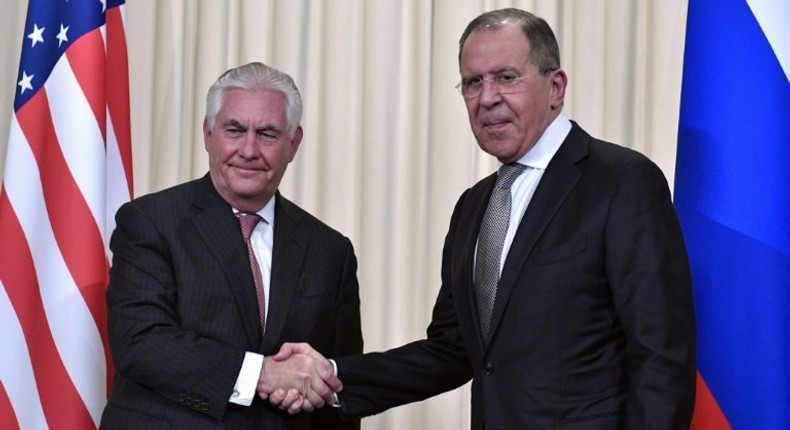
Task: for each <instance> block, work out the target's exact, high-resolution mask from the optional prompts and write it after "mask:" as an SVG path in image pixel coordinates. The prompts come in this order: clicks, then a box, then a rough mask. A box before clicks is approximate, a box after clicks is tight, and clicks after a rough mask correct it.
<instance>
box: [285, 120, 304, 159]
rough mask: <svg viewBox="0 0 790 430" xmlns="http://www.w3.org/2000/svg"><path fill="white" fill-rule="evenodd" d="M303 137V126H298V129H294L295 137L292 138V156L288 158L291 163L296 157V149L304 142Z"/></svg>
mask: <svg viewBox="0 0 790 430" xmlns="http://www.w3.org/2000/svg"><path fill="white" fill-rule="evenodd" d="M302 137H304V130H302V126H301V125H300V126H299V127H296V131H294V137H293V138H291V157H290V159H289V160H288V162H289V163H290V162H291V161H293V160H294V157H296V151H297V150H298V149H299V145H300V144H301V143H302Z"/></svg>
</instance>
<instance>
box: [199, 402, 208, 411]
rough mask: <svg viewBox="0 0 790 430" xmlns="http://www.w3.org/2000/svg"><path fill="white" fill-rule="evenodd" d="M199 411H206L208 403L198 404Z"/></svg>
mask: <svg viewBox="0 0 790 430" xmlns="http://www.w3.org/2000/svg"><path fill="white" fill-rule="evenodd" d="M200 410H201V411H208V403H206V402H203V403H201V404H200Z"/></svg>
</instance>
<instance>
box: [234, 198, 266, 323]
mask: <svg viewBox="0 0 790 430" xmlns="http://www.w3.org/2000/svg"><path fill="white" fill-rule="evenodd" d="M236 216H237V217H238V218H239V224H241V233H242V234H243V235H244V243H245V244H246V245H247V254H248V255H249V260H250V269H252V278H253V280H254V281H255V292H256V293H257V295H258V315H259V316H260V319H261V329H263V328H264V327H265V323H266V293H265V292H264V291H263V274H262V273H261V266H260V265H259V264H258V259H257V258H255V252H253V250H252V243H251V242H250V237H251V236H252V231H253V230H255V226H256V225H258V222H260V221H261V219H262V218H261V217H260V215H258V214H250V213H243V212H239V213H238V214H236Z"/></svg>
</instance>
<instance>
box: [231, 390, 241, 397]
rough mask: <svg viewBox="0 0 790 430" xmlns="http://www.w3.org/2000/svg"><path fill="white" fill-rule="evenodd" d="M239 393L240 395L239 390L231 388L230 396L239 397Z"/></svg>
mask: <svg viewBox="0 0 790 430" xmlns="http://www.w3.org/2000/svg"><path fill="white" fill-rule="evenodd" d="M240 395H241V393H239V390H233V394H231V395H230V396H231V397H239V396H240Z"/></svg>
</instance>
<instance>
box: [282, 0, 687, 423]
mask: <svg viewBox="0 0 790 430" xmlns="http://www.w3.org/2000/svg"><path fill="white" fill-rule="evenodd" d="M459 66H460V71H461V83H460V84H458V90H459V92H460V94H461V96H462V97H463V101H464V103H465V104H466V109H467V113H468V116H469V122H470V125H471V128H472V132H473V133H474V135H475V137H476V139H477V143H478V145H479V146H480V148H481V149H482V150H483V151H485V152H486V153H488V154H491V155H493V156H494V157H496V158H497V159H498V160H499V161H500V163H501V167H500V168H499V171H498V172H497V173H494V174H492V175H490V176H488V177H487V178H484V179H483V180H481V181H480V182H478V183H477V184H475V185H473V186H472V187H471V188H469V189H468V190H466V191H465V192H464V193H463V194H462V195H461V197H460V198H459V200H458V202H457V204H456V207H455V211H454V212H453V215H452V218H451V219H450V228H449V231H448V233H447V236H446V239H445V244H444V253H443V257H442V273H441V275H442V285H441V289H440V290H439V296H438V298H437V299H436V304H435V306H434V309H433V320H432V321H431V324H430V326H429V327H428V330H427V337H426V338H425V339H422V340H418V341H416V342H412V343H410V344H407V345H404V346H402V347H399V348H395V349H391V350H389V351H386V352H382V353H372V354H366V355H359V356H353V357H347V358H337V359H336V365H337V372H338V376H339V377H340V379H341V380H342V381H343V384H344V386H345V389H344V390H343V392H342V393H340V395H339V401H340V405H339V406H340V407H341V408H342V410H343V413H344V414H348V415H350V416H364V415H370V414H375V413H379V412H381V411H384V410H386V409H388V408H391V407H394V406H398V405H402V404H405V403H409V402H414V401H418V400H422V399H425V398H427V397H430V396H433V395H436V394H438V393H441V392H444V391H447V390H450V389H453V388H455V387H458V386H460V385H461V384H463V383H465V382H467V381H468V380H469V379H472V419H471V422H472V428H474V429H489V430H490V429H507V430H510V429H530V430H536V429H538V430H539V429H565V430H572V429H574V430H575V429H578V430H624V429H629V430H637V429H638V430H649V429H663V430H676V429H687V428H688V426H689V422H690V420H691V413H692V409H693V405H694V393H695V376H696V367H695V350H694V339H695V326H694V313H693V306H692V294H691V280H690V273H689V267H688V261H687V257H686V251H685V245H684V243H683V237H682V235H681V230H680V226H679V224H678V220H677V217H676V215H675V211H674V208H673V206H672V201H671V196H670V193H669V187H668V186H667V183H666V180H665V178H664V176H663V174H662V173H661V171H660V170H659V168H658V167H657V166H656V165H655V164H654V163H653V162H651V161H650V160H648V159H647V158H646V157H645V156H643V155H642V154H639V153H637V152H636V151H633V150H630V149H627V148H624V147H621V146H617V145H614V144H611V143H607V142H604V141H601V140H599V139H596V138H594V137H592V136H590V135H589V134H588V133H587V132H585V131H584V130H583V129H582V128H581V127H580V126H579V125H578V124H576V123H575V122H572V121H570V120H569V119H568V118H567V117H566V116H565V114H564V112H563V101H564V96H565V88H566V86H567V83H568V78H567V76H566V73H565V72H564V71H563V70H562V69H561V68H560V59H559V48H558V44H557V41H556V39H555V37H554V34H553V32H552V30H551V28H550V27H549V25H548V24H547V23H546V22H545V21H544V20H543V19H541V18H539V17H537V16H535V15H533V14H530V13H528V12H525V11H522V10H518V9H503V10H498V11H493V12H488V13H484V14H482V15H480V16H479V17H477V18H475V19H474V20H473V21H472V22H471V23H470V24H469V26H468V27H467V29H466V31H465V32H464V33H463V35H462V36H461V41H460V50H459ZM291 354H295V355H293V356H292V357H297V356H299V355H308V356H311V357H313V358H315V359H316V362H317V363H321V361H322V357H321V356H320V354H318V353H316V352H315V351H313V350H312V349H310V347H309V345H306V344H286V345H285V346H284V347H283V350H282V351H281V352H280V354H278V355H277V356H276V357H275V359H277V360H280V359H282V360H285V359H286V357H289V356H291ZM323 367H324V368H329V367H331V366H330V364H329V363H328V362H326V361H324V364H323ZM299 397H300V395H299V394H298V393H297V392H296V391H295V390H292V391H289V392H287V394H286V392H285V391H278V392H275V393H274V394H273V395H272V396H271V397H270V400H271V401H273V402H274V403H277V404H279V405H280V406H281V407H285V408H290V409H291V411H295V410H297V409H298V408H294V407H293V405H292V404H291V402H292V401H297V402H298V401H299V400H298V399H299ZM295 399H296V400H295Z"/></svg>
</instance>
